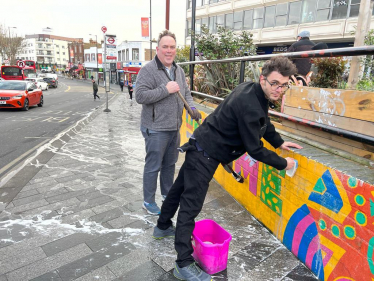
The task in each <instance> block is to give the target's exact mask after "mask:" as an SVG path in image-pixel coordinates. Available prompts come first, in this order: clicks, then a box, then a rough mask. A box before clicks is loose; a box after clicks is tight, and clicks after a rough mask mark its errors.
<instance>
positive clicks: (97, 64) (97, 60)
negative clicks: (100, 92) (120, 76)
mask: <svg viewBox="0 0 374 281" xmlns="http://www.w3.org/2000/svg"><path fill="white" fill-rule="evenodd" d="M90 35H91V36H94V34H90ZM95 37H96V44H95V46H96V69H97V85H99V58H98V56H97V35H95Z"/></svg>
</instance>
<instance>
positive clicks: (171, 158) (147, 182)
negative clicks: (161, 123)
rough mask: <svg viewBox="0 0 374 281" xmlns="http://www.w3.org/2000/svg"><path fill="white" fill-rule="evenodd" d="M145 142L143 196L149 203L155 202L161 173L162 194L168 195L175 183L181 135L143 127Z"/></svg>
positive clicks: (176, 132) (175, 132) (177, 132)
mask: <svg viewBox="0 0 374 281" xmlns="http://www.w3.org/2000/svg"><path fill="white" fill-rule="evenodd" d="M141 132H142V134H143V137H144V140H145V152H146V156H145V165H144V173H143V194H144V201H145V202H147V203H153V202H155V194H156V190H157V178H158V173H159V172H160V185H161V194H162V195H167V194H168V193H169V190H170V188H171V186H172V185H173V181H174V172H175V163H177V161H178V150H177V148H178V147H179V144H180V134H179V130H178V131H153V130H149V129H147V128H144V127H142V128H141Z"/></svg>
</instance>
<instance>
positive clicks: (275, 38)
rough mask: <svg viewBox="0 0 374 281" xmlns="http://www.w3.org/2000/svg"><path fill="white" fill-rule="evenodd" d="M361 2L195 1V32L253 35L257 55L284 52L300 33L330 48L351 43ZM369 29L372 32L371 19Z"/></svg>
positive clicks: (373, 21)
mask: <svg viewBox="0 0 374 281" xmlns="http://www.w3.org/2000/svg"><path fill="white" fill-rule="evenodd" d="M359 8H360V0H344V1H342V0H296V1H295V0H291V1H290V0H196V21H195V30H196V33H197V34H200V33H201V27H202V25H205V26H206V27H208V28H209V31H210V32H211V33H216V32H217V26H223V27H226V28H229V29H232V30H234V31H240V30H248V31H250V32H251V33H252V34H253V39H254V44H256V45H257V46H258V47H259V53H260V54H261V53H266V54H270V53H278V52H285V51H286V50H287V47H288V46H290V45H291V44H292V43H293V42H295V39H296V37H297V34H298V33H299V32H300V31H302V30H308V31H310V34H311V40H313V41H316V42H321V41H323V42H325V43H327V44H328V46H329V48H337V47H348V46H352V45H353V42H354V31H355V26H357V20H358V12H359ZM191 18H192V10H191V0H187V21H186V44H190V42H191V37H190V35H189V34H190V29H191ZM371 27H372V28H374V20H373V19H372V23H371Z"/></svg>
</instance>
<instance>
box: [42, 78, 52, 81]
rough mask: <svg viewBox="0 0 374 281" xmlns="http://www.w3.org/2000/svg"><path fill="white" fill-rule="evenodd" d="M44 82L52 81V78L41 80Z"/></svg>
mask: <svg viewBox="0 0 374 281" xmlns="http://www.w3.org/2000/svg"><path fill="white" fill-rule="evenodd" d="M43 80H44V81H52V80H53V78H43Z"/></svg>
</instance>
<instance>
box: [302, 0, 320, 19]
mask: <svg viewBox="0 0 374 281" xmlns="http://www.w3.org/2000/svg"><path fill="white" fill-rule="evenodd" d="M316 6H317V0H304V2H303V7H302V11H301V22H302V23H304V22H314V21H316V19H315V17H316Z"/></svg>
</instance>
